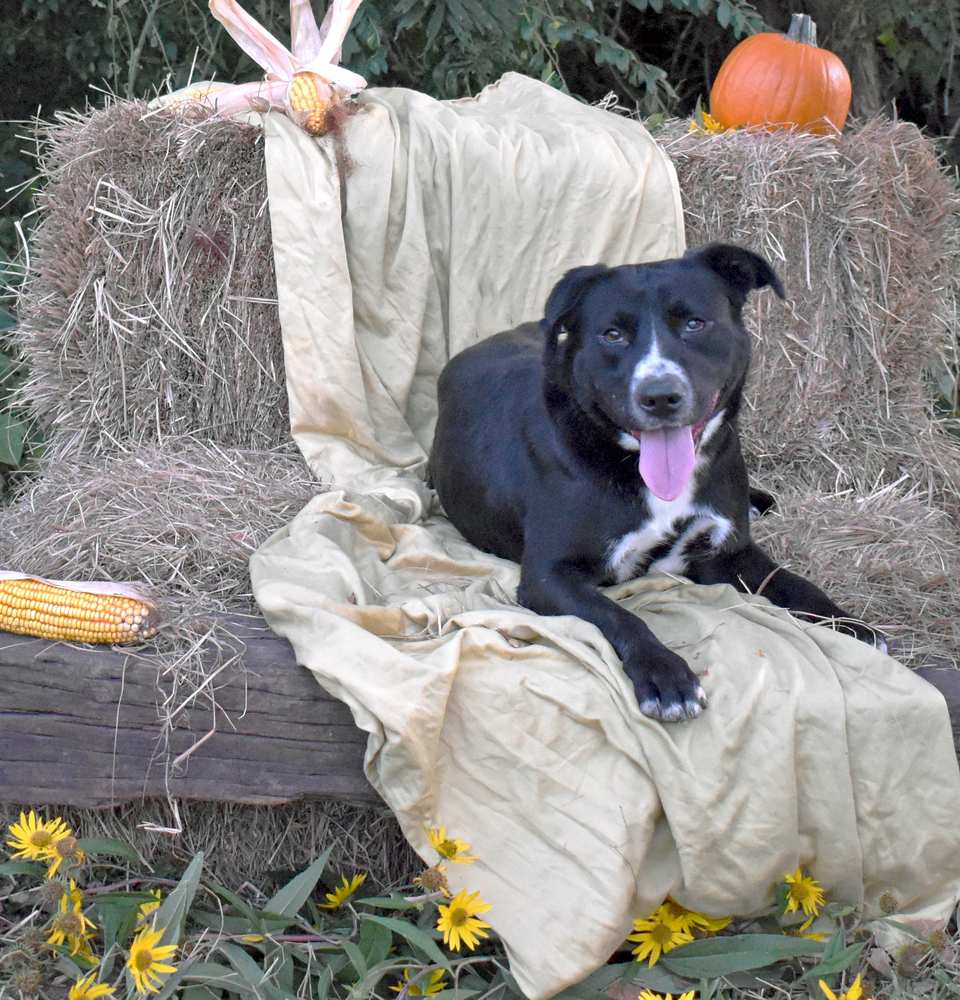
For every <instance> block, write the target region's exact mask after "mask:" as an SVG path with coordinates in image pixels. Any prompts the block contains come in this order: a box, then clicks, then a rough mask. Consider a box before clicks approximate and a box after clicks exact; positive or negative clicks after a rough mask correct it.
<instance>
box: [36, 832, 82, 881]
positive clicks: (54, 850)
mask: <svg viewBox="0 0 960 1000" xmlns="http://www.w3.org/2000/svg"><path fill="white" fill-rule="evenodd" d="M43 860H44V861H52V862H53V864H52V865H50V867H49V868H48V869H47V878H53V876H54V875H56V874H57V869H58V868H59V867H60V865H61V863H62V862H64V861H66V862H67V867H68V868H76V867H77V866H78V865H82V864H83V863H84V861H86V855H85V854H84V853H83V851H82V850H80V848H79V847H77V838H76V837H74V836H71V835H70V834H69V831H68V832H67V836H65V837H60V838H59V839H58V840H56V841H54V843H53V845H52V846H51V847H49V848H47V850H45V851H44V852H43Z"/></svg>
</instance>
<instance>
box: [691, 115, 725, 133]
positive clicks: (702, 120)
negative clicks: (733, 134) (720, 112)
mask: <svg viewBox="0 0 960 1000" xmlns="http://www.w3.org/2000/svg"><path fill="white" fill-rule="evenodd" d="M689 131H691V132H706V133H707V135H716V134H717V133H718V132H725V131H726V129H725V128H724V127H723V126H722V125H721V124H720V122H718V121H717V119H716V118H713V117H712V116H711V115H709V114H708V113H707V112H706V111H701V112H700V114H699V115H697V116H696V117H695V118H694V119H693V120H692V121H691V122H690V129H689Z"/></svg>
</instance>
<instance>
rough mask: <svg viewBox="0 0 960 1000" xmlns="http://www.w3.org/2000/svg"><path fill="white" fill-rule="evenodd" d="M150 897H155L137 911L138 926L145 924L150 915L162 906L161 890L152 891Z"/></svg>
mask: <svg viewBox="0 0 960 1000" xmlns="http://www.w3.org/2000/svg"><path fill="white" fill-rule="evenodd" d="M150 895H151V896H153V899H151V900H149V901H148V902H146V903H141V904H140V907H139V909H138V910H137V923H138V924H145V923H146V922H147V918H148V917H149V916H150V914H151V913H153V911H154V910H156V909H157V908H158V907H159V906H160V890H159V889H151V890H150Z"/></svg>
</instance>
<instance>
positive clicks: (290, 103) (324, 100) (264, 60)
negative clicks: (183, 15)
mask: <svg viewBox="0 0 960 1000" xmlns="http://www.w3.org/2000/svg"><path fill="white" fill-rule="evenodd" d="M361 2H362V0H333V2H332V3H331V4H330V7H329V9H328V10H327V14H326V17H324V19H323V24H322V25H320V27H319V28H318V27H317V22H316V19H315V18H314V16H313V9H312V8H311V6H310V0H290V39H291V41H290V44H291V49H292V51H291V49H288V48H286V47H285V46H284V45H282V44H281V43H280V42H279V41H278V40H277V39H276V38H274V36H273V35H271V34H270V32H269V31H267V29H266V28H264V27H263V25H262V24H260V23H259V22H258V21H256V20H254V19H253V18H252V17H251V16H250V15H249V14H248V13H247V12H246V11H245V10H244V9H243V8H242V7H241V6H240V4H238V3H237V2H236V0H210V12H211V13H212V14H213V16H214V17H215V18H216V19H217V20H218V21H220V22H221V24H223V26H224V27H225V28H226V29H227V31H228V32H230V34H231V35H232V36H233V38H234V40H235V41H236V43H237V44H238V45H239V46H240V48H242V49H243V51H244V52H246V53H247V55H249V56H250V57H251V58H252V59H255V60H256V61H257V62H258V63H259V64H260V65H261V66H262V67H263V68H264V69H265V70H266V71H267V73H266V79H265V80H261V81H256V82H254V83H241V84H228V85H226V86H222V87H218V88H216V89H212V88H209V87H205V88H193V90H190V89H188V90H186V91H178V92H177V93H174V94H170V95H168V96H166V97H164V98H161V103H163V104H166V105H176V106H180V107H182V106H183V105H184V102H185V101H189V100H193V101H194V102H196V103H198V104H202V105H205V106H212V107H214V108H215V109H216V111H217V113H218V114H220V115H224V116H229V115H233V114H236V113H237V112H240V111H250V110H253V111H266V110H269V109H271V108H272V109H273V110H276V111H283V112H284V113H285V114H287V115H288V116H289V117H290V118H291V119H292V120H293V121H295V122H296V123H297V124H298V125H300V126H301V128H303V129H305V130H306V131H307V132H309V133H310V134H311V135H323V134H324V132H326V131H327V129H328V116H327V113H328V111H329V110H330V108H331V107H333V106H334V105H336V104H339V103H340V101H341V100H342V99H343V98H346V97H349V96H350V95H351V94H355V93H356V92H357V91H359V90H363V88H364V87H366V85H367V81H366V80H365V79H364V78H363V77H362V76H359V75H358V74H356V73H351V72H350V70H347V69H344V68H343V67H342V66H339V65H338V63H339V62H340V47H341V46H342V45H343V40H344V38H345V37H346V35H347V32H348V31H349V30H350V25H351V23H352V22H353V17H354V15H355V14H356V12H357V8H358V7H359V6H360V4H361Z"/></svg>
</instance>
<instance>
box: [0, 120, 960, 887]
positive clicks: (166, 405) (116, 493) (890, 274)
mask: <svg viewBox="0 0 960 1000" xmlns="http://www.w3.org/2000/svg"><path fill="white" fill-rule="evenodd" d="M657 136H658V138H659V140H660V141H661V143H662V144H663V146H664V148H665V149H666V150H667V152H668V153H669V155H670V156H671V157H672V158H673V160H674V162H675V164H676V166H677V170H678V174H679V178H680V185H681V190H682V192H683V197H684V207H685V215H686V223H687V235H688V242H689V243H690V244H691V245H695V244H697V243H700V242H705V241H707V240H712V239H720V240H726V241H732V242H739V243H742V244H744V245H746V246H748V247H750V248H752V249H755V250H757V251H759V252H761V253H764V254H766V255H767V256H768V257H769V258H770V259H771V260H772V261H773V262H774V264H775V265H776V266H777V268H778V270H779V271H780V273H781V275H782V277H783V278H784V281H785V284H786V287H787V290H788V293H789V294H790V296H791V300H790V303H789V305H787V306H784V305H783V304H782V303H780V302H779V301H778V300H776V299H775V298H774V297H773V296H772V295H770V294H767V293H764V294H763V295H762V296H760V297H759V300H758V304H757V306H756V307H754V308H752V309H751V311H750V313H749V317H748V319H749V324H750V326H751V328H752V330H753V332H754V337H755V348H756V359H755V362H754V366H753V371H752V376H751V380H750V384H749V387H748V393H747V405H746V408H745V413H744V417H743V431H744V442H745V452H746V455H747V460H748V464H749V466H750V469H751V474H752V476H753V478H754V481H755V482H756V483H757V484H758V485H761V486H763V487H764V488H767V489H770V490H772V491H774V492H775V493H776V494H777V497H778V508H777V510H776V511H775V512H774V513H773V514H772V515H769V516H767V517H765V518H763V519H761V520H760V521H759V522H758V523H757V525H756V534H757V537H758V539H759V540H760V541H761V543H763V544H765V545H767V546H769V548H770V549H771V551H772V552H773V553H774V554H775V555H776V556H777V557H778V558H780V559H783V560H785V561H786V562H788V563H789V564H790V565H791V566H792V568H793V569H795V570H796V571H798V572H801V573H806V574H808V575H810V576H811V577H812V578H814V579H815V580H817V581H818V582H820V583H822V584H823V585H824V586H825V587H826V588H827V589H828V590H829V591H830V592H831V594H832V595H833V596H835V597H836V598H837V600H838V601H840V602H842V603H844V604H845V605H846V606H847V607H849V608H850V609H851V610H852V611H862V612H863V613H865V614H866V615H867V617H868V618H869V619H870V620H873V621H875V622H878V623H881V624H884V625H887V626H888V627H889V628H890V631H891V633H892V634H893V635H894V638H895V639H896V641H897V642H898V644H899V650H900V655H901V658H903V659H904V660H905V661H907V662H911V663H920V662H927V663H929V662H935V663H953V664H956V663H957V662H958V658H960V624H958V623H957V615H956V609H957V608H958V607H960V572H958V570H960V527H958V524H960V448H958V445H957V441H956V439H954V438H951V437H950V436H949V435H947V434H946V433H944V431H943V429H942V427H941V426H940V425H939V424H938V423H937V421H936V420H934V419H933V416H932V414H931V401H932V394H931V390H930V387H929V386H928V383H927V370H928V366H929V365H930V364H931V362H932V361H933V360H934V359H936V358H938V357H941V356H947V357H948V360H950V361H951V362H955V360H956V358H955V356H954V353H953V352H955V347H956V341H955V315H954V313H955V291H956V288H955V284H956V278H955V276H956V272H957V266H958V260H960V253H958V238H957V226H956V213H957V208H958V196H957V191H956V189H955V187H954V185H953V183H952V182H951V180H950V179H949V178H948V177H947V176H946V175H945V174H944V173H943V172H942V171H941V170H940V168H939V167H938V165H937V162H936V158H935V155H934V151H933V148H932V146H931V144H930V143H929V142H928V141H927V140H926V139H924V138H923V137H922V136H921V135H920V134H919V133H918V132H917V130H916V129H915V128H914V127H913V126H911V125H907V124H904V123H899V122H888V121H883V120H877V121H872V122H868V123H867V124H865V125H862V126H861V125H855V126H854V127H853V128H852V129H850V130H848V132H847V133H845V134H844V136H843V137H842V139H841V140H840V141H839V142H833V141H831V140H826V139H821V138H817V137H813V136H805V135H800V134H792V133H786V132H778V133H774V134H767V133H750V132H743V131H741V132H733V133H727V134H724V135H719V136H706V135H702V134H699V133H690V132H688V131H687V123H685V122H669V123H667V124H666V125H665V126H664V127H663V128H662V129H660V130H659V131H658V133H657ZM261 142H262V137H261V135H260V133H259V132H258V131H257V130H256V129H254V128H251V127H248V126H244V125H238V124H234V123H231V122H220V121H217V120H214V119H202V118H201V119H197V118H190V117H187V116H181V115H177V114H176V113H175V112H172V111H165V112H162V113H157V112H149V113H148V112H147V109H146V107H145V106H144V105H142V104H137V103H118V104H115V105H112V106H110V107H108V108H106V109H104V110H102V111H97V112H93V113H91V114H88V115H64V116H59V117H58V119H57V121H56V122H55V123H53V124H51V125H47V126H44V137H43V143H42V154H43V156H42V165H43V170H44V174H45V182H46V183H45V187H44V193H43V196H42V204H43V222H42V225H41V226H40V228H39V230H38V232H37V234H36V236H35V239H34V241H33V244H32V248H31V252H32V262H31V268H30V272H29V275H28V279H27V281H26V283H25V285H24V289H23V293H22V300H21V303H20V315H21V316H22V317H23V323H22V327H21V330H20V332H19V334H18V345H19V348H20V350H21V351H22V353H23V355H24V357H25V359H26V361H27V364H28V366H29V370H30V373H31V377H30V381H29V384H28V386H27V388H26V391H25V395H26V398H27V400H28V402H29V403H30V405H31V406H32V407H33V409H34V410H35V412H36V413H37V414H38V416H39V417H40V418H41V419H42V420H43V421H44V422H45V423H46V425H47V427H48V434H49V445H48V451H47V455H46V457H45V459H44V461H43V463H42V465H41V475H40V478H38V479H36V480H35V481H33V482H31V483H28V484H27V485H26V486H25V487H24V488H23V489H22V490H21V492H20V493H19V495H18V496H17V497H16V499H15V502H14V503H12V504H11V505H9V506H8V507H6V508H5V509H3V510H2V511H0V565H2V566H3V567H4V568H9V569H16V570H20V571H24V572H30V573H37V574H40V575H46V576H53V577H66V578H76V579H86V580H98V579H119V578H122V579H130V580H135V581H138V582H141V583H144V584H147V585H149V586H150V588H151V589H152V590H153V592H154V594H155V595H156V597H157V599H158V603H159V606H160V608H161V610H162V611H163V613H164V615H165V618H166V619H167V621H168V622H169V627H168V628H167V629H166V630H165V631H164V632H163V633H162V635H161V637H160V638H159V640H158V644H159V646H160V649H161V654H162V657H163V658H164V660H163V662H164V664H165V671H166V678H167V680H168V681H170V685H171V687H170V690H171V691H172V694H171V695H170V696H169V697H168V698H167V701H166V705H165V708H164V711H165V713H167V718H168V720H169V719H170V718H172V717H173V716H174V715H175V714H176V711H177V708H178V704H179V703H180V702H182V701H183V700H185V699H186V698H187V697H188V696H189V693H190V691H191V690H194V689H195V688H196V686H198V685H199V684H201V683H203V680H204V671H209V670H210V669H213V668H215V664H214V665H211V664H209V663H208V664H206V665H204V664H203V662H202V661H201V659H200V656H199V653H198V650H199V648H200V646H201V645H202V644H203V643H204V642H205V641H207V640H212V641H213V642H214V643H216V641H217V640H218V637H221V638H222V632H218V629H222V628H223V626H222V624H220V623H218V621H217V620H216V618H215V617H214V616H215V614H216V613H219V612H224V611H240V612H244V611H250V610H253V602H252V597H251V595H250V583H249V577H248V573H247V558H248V555H249V553H250V552H251V551H252V550H253V549H254V548H255V547H256V546H257V545H258V544H259V543H260V542H262V541H263V540H264V539H265V538H266V537H267V535H268V534H270V533H271V532H272V531H274V530H275V529H277V528H279V527H281V526H282V525H283V524H285V523H287V522H288V521H289V520H290V519H291V518H292V517H293V515H294V514H295V513H296V512H297V511H298V510H299V509H300V508H301V507H302V506H303V504H304V503H305V502H306V501H307V499H309V497H310V496H312V495H313V494H314V493H315V492H316V491H317V489H319V488H320V487H319V485H318V484H316V483H315V482H312V481H311V480H310V479H309V476H308V474H307V472H306V470H305V467H304V466H303V463H302V462H301V461H300V459H299V458H298V457H297V455H296V454H295V452H294V451H293V450H292V448H291V446H290V444H289V426H288V416H287V405H286V394H285V387H284V379H283V367H282V360H283V348H282V343H281V339H280V331H279V321H278V316H277V306H276V285H275V278H274V272H273V262H272V250H271V244H270V233H269V219H268V211H267V201H266V183H265V172H264V164H263V156H262V149H261ZM531 318H532V317H531ZM340 808H342V809H343V810H346V812H344V813H343V814H342V815H343V816H347V815H349V816H351V817H354V819H355V823H354V825H353V826H349V824H348V823H347V821H346V820H342V819H338V818H337V817H338V816H340V813H338V812H337V810H338V809H340ZM166 809H167V807H166V806H165V805H164V804H150V803H147V804H144V805H142V806H137V807H136V808H132V807H125V808H124V809H121V810H117V811H115V812H111V813H106V814H99V813H90V812H87V811H82V810H81V811H68V813H69V815H70V817H71V822H73V823H75V824H76V825H77V826H78V827H80V828H81V829H83V830H85V831H90V832H94V831H99V832H101V833H107V834H108V835H113V836H117V837H118V838H119V839H131V838H132V839H133V840H134V841H135V842H136V843H137V844H138V845H139V844H141V842H142V844H143V846H142V849H143V851H144V852H145V853H148V854H149V852H150V850H152V849H153V847H154V846H155V845H154V844H153V842H152V841H150V837H155V836H156V835H147V834H146V833H142V832H139V833H135V832H133V831H134V827H135V826H136V824H138V823H140V822H155V823H156V824H157V825H169V817H168V816H167V817H166V818H162V817H163V814H164V812H165V811H166ZM354 809H355V807H350V806H343V807H338V806H335V805H332V804H324V805H323V806H319V805H309V804H302V805H296V806H289V807H279V808H274V809H262V808H255V807H236V808H231V807H229V806H221V805H213V804H209V803H208V804H192V805H189V806H187V805H183V806H181V811H182V819H183V823H184V828H185V833H184V834H183V838H185V839H184V840H183V842H182V843H181V845H180V848H179V849H180V850H183V851H189V850H192V849H195V848H196V847H203V848H204V850H206V851H207V852H208V854H212V856H213V858H214V859H216V860H215V861H214V865H215V868H216V866H222V868H217V869H216V870H218V871H222V872H223V873H224V874H222V875H221V877H223V878H227V877H228V875H227V874H225V873H227V872H229V873H231V874H232V875H235V876H236V877H238V878H239V877H241V876H242V877H243V878H249V877H250V874H251V873H254V872H258V871H260V870H263V869H267V868H270V867H284V866H288V865H289V866H290V867H302V865H303V864H305V863H306V862H307V861H309V860H312V858H313V857H315V856H316V854H317V853H318V847H322V846H323V845H322V844H321V841H322V840H323V835H322V834H323V831H329V830H332V829H335V831H336V837H337V838H338V841H341V840H342V841H344V843H352V844H353V845H354V847H355V848H356V849H357V850H358V851H360V852H361V853H364V854H366V855H367V856H368V860H367V861H366V862H363V863H361V862H359V861H358V862H356V863H355V864H354V865H353V867H354V868H357V869H359V870H368V871H370V872H371V873H373V874H375V876H376V878H377V879H378V881H379V882H380V884H382V885H389V884H395V883H396V882H397V881H398V880H399V881H402V880H403V879H404V878H405V877H406V876H405V875H400V874H398V869H397V867H396V866H398V865H399V867H400V868H402V867H403V866H404V864H405V862H404V861H403V858H405V857H406V855H404V854H403V850H404V848H403V847H402V843H403V842H402V838H400V836H399V831H398V830H397V829H396V825H395V823H393V821H392V820H391V819H390V818H389V817H387V816H385V815H384V814H383V813H382V812H377V811H376V810H374V811H372V812H371V811H363V810H359V811H355V812H350V810H354ZM145 817H156V818H149V819H145ZM331 817H332V818H331ZM350 822H351V823H352V822H353V820H351V821H350ZM325 823H326V824H328V825H327V826H324V824H325ZM98 824H99V825H98ZM337 824H339V825H337ZM351 831H352V832H351ZM344 843H341V844H340V848H339V849H345V848H344ZM371 845H381V846H371ZM138 849H139V848H138ZM351 849H352V848H351ZM344 865H345V867H347V868H348V869H349V868H350V867H351V866H350V864H349V863H348V862H347V861H344Z"/></svg>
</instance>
